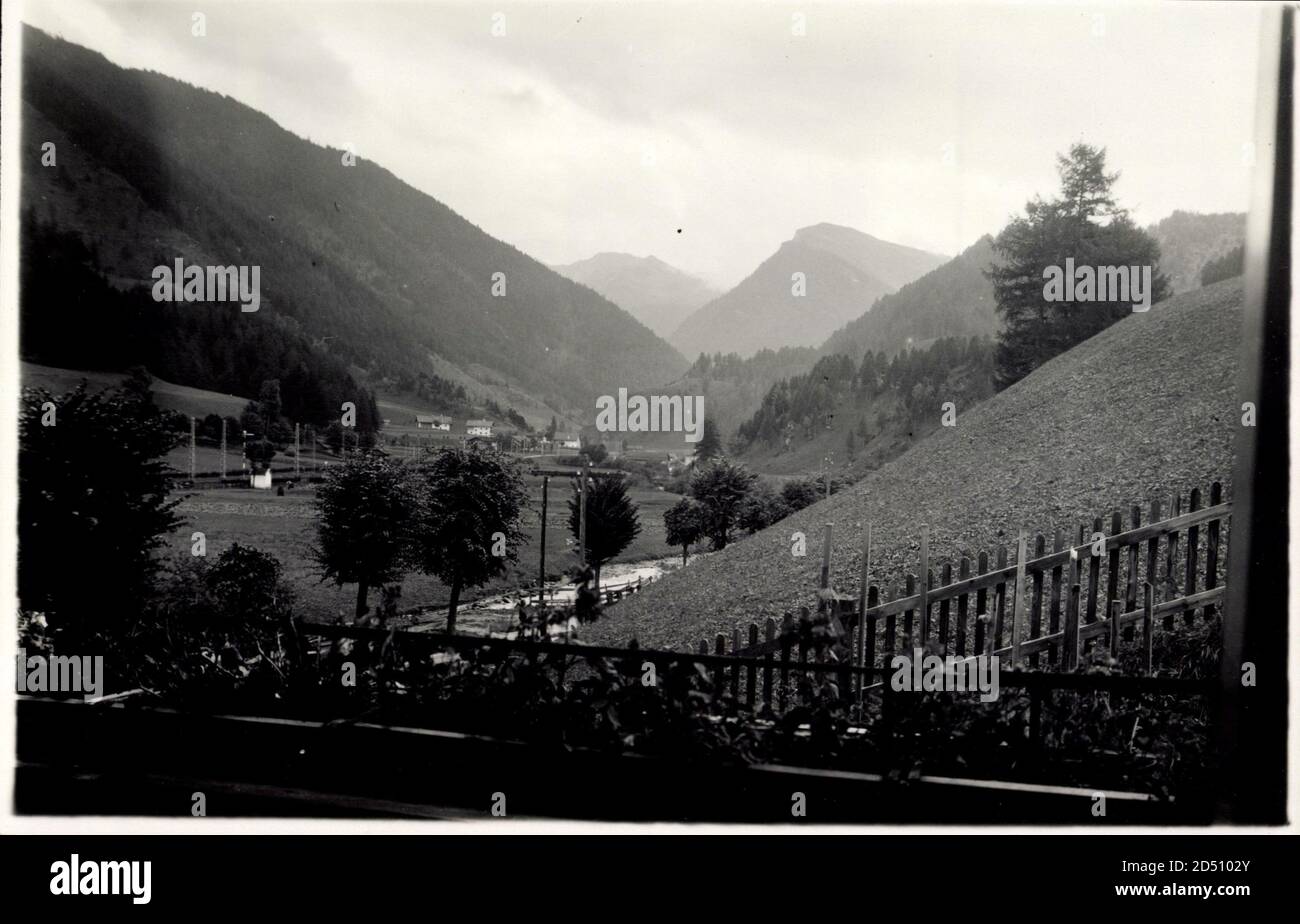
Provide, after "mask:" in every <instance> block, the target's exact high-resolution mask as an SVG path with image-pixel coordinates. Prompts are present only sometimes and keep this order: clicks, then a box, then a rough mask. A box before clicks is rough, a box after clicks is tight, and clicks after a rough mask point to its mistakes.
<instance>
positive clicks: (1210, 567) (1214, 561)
mask: <svg viewBox="0 0 1300 924" xmlns="http://www.w3.org/2000/svg"><path fill="white" fill-rule="evenodd" d="M1222 502H1223V486H1222V485H1221V484H1219V483H1218V482H1217V481H1216V482H1214V483H1213V484H1212V485H1210V506H1211V507H1217V506H1219V504H1221V503H1222ZM1218 586H1219V521H1218V520H1211V521H1210V525H1209V526H1208V527H1207V528H1206V530H1205V589H1206V590H1214V588H1216V587H1218ZM1214 612H1215V606H1214V604H1213V603H1207V604H1206V606H1205V618H1206V619H1211V618H1213V616H1214Z"/></svg>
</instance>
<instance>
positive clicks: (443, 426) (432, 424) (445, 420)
mask: <svg viewBox="0 0 1300 924" xmlns="http://www.w3.org/2000/svg"><path fill="white" fill-rule="evenodd" d="M415 426H416V428H417V429H420V430H443V431H448V430H450V429H451V418H450V417H438V416H435V415H433V414H416V415H415Z"/></svg>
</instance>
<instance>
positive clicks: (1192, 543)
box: [1183, 488, 1201, 626]
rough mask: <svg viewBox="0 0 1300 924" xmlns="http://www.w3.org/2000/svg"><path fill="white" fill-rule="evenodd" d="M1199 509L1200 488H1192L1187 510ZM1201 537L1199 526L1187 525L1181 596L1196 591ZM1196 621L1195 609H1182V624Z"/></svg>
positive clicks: (1188, 595)
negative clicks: (1197, 562) (1185, 569)
mask: <svg viewBox="0 0 1300 924" xmlns="http://www.w3.org/2000/svg"><path fill="white" fill-rule="evenodd" d="M1200 509H1201V489H1200V488H1192V494H1191V497H1189V498H1188V500H1187V512H1188V513H1195V512H1196V511H1198V510H1200ZM1200 538H1201V531H1200V527H1197V526H1189V527H1187V571H1186V574H1185V578H1184V580H1183V596H1185V597H1190V596H1191V595H1192V594H1194V593H1196V556H1197V554H1198V553H1199V549H1197V545H1198V544H1199V541H1200ZM1194 622H1196V610H1195V609H1193V608H1192V607H1188V608H1187V609H1185V610H1183V624H1184V625H1188V626H1190V625H1192V623H1194Z"/></svg>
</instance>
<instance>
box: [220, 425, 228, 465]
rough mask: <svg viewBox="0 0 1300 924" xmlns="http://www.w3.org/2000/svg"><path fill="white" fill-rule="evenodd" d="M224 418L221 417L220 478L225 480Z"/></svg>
mask: <svg viewBox="0 0 1300 924" xmlns="http://www.w3.org/2000/svg"><path fill="white" fill-rule="evenodd" d="M226 474H227V472H226V418H225V416H224V415H223V416H222V418H221V480H222V481H225V480H226Z"/></svg>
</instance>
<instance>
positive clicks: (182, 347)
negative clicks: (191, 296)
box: [20, 211, 379, 432]
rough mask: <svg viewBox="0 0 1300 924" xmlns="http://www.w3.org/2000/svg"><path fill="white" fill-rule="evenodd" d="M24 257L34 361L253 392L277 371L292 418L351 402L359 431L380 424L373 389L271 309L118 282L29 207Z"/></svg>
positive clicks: (306, 419)
mask: <svg viewBox="0 0 1300 924" xmlns="http://www.w3.org/2000/svg"><path fill="white" fill-rule="evenodd" d="M20 260H21V274H22V276H21V291H22V301H23V310H22V315H21V326H20V331H21V334H20V336H21V350H22V355H23V358H24V359H26V360H29V361H31V362H36V363H41V364H44V365H50V366H61V367H65V368H71V369H86V370H100V371H120V370H124V369H128V368H130V367H133V366H143V367H145V368H146V369H148V370H149V371H150V372H151V373H152V374H153V375H156V376H159V377H161V378H163V379H166V380H168V381H172V382H180V383H184V384H188V385H192V386H194V387H198V388H205V389H209V390H211V391H219V392H225V393H229V394H234V395H243V396H246V397H251V396H256V395H257V394H258V392H259V390H260V388H261V386H262V383H263V382H265V381H267V380H271V379H275V380H278V381H279V383H280V394H281V396H282V412H283V414H284V415H285V416H286V417H287V418H288V419H289V420H293V421H298V422H302V423H311V424H319V425H324V424H327V423H328V422H330V421H331V420H337V419H338V417H339V414H340V410H341V408H342V405H343V403H344V402H351V403H353V404H354V405H356V413H357V417H356V426H357V429H358V430H360V431H362V432H373V431H374V430H376V429H378V427H379V412H378V410H377V409H376V406H375V398H374V394H373V392H371V391H370V390H369V389H367V388H364V387H363V386H361V385H360V384H358V382H357V381H356V379H355V378H354V377H353V376H352V374H351V373H350V372H349V371H348V368H347V366H346V365H345V364H344V363H343V362H342V361H341V360H339V359H338V358H337V357H335V356H331V355H329V354H328V353H325V352H323V351H322V350H320V349H318V348H316V347H314V346H312V344H311V343H309V342H308V341H307V339H306V338H305V337H304V336H303V335H302V333H301V332H300V331H299V330H297V329H296V328H294V327H293V326H292V325H289V324H284V323H281V322H279V321H278V320H277V319H276V318H275V316H273V315H272V316H266V317H263V316H262V315H261V312H257V313H253V314H242V315H241V313H240V311H239V309H238V307H235V308H233V309H232V307H231V305H229V304H225V303H222V304H202V303H200V304H180V305H176V304H170V303H159V302H155V301H154V300H153V298H152V297H151V296H150V293H149V290H147V289H144V288H130V289H126V290H120V289H116V288H114V287H113V286H111V285H109V283H108V281H107V280H106V279H105V278H104V277H103V276H101V275H100V274H99V273H98V272H97V271H96V269H95V260H94V254H93V253H92V252H91V249H90V248H88V247H87V246H86V245H85V244H84V243H83V242H82V240H81V238H80V237H79V236H77V235H76V234H72V233H70V232H66V231H59V230H57V229H55V228H53V227H51V226H49V225H42V224H41V223H40V222H39V221H38V220H37V219H36V217H35V215H34V214H33V213H32V212H31V211H28V212H26V213H25V214H24V216H23V233H22V246H21V255H20ZM70 333H72V334H74V335H72V336H70Z"/></svg>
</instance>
